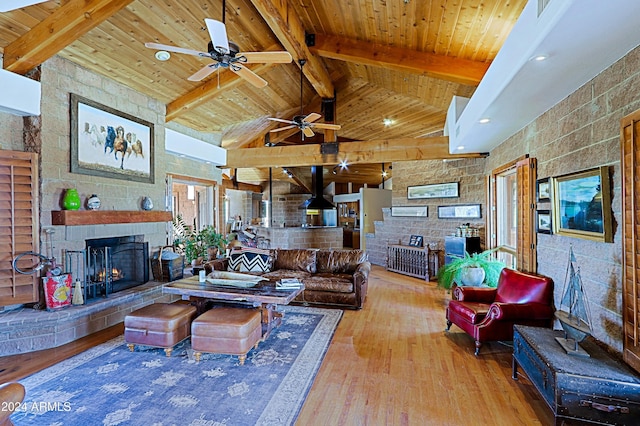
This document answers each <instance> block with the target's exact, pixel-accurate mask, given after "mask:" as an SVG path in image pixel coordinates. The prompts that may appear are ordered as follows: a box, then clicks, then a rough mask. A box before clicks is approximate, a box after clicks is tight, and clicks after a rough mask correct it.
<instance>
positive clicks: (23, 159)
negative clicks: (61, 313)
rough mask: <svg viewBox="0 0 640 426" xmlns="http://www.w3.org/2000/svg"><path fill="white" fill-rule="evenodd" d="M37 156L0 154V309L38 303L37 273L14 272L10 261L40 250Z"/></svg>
mask: <svg viewBox="0 0 640 426" xmlns="http://www.w3.org/2000/svg"><path fill="white" fill-rule="evenodd" d="M39 217H40V213H39V209H38V154H35V153H31V152H17V151H1V155H0V306H8V305H14V304H23V303H31V302H37V301H38V274H32V275H23V274H19V273H17V272H15V271H14V270H13V266H12V261H13V258H14V257H15V256H16V255H18V254H20V253H24V252H27V251H35V252H38V251H39V239H38V229H39Z"/></svg>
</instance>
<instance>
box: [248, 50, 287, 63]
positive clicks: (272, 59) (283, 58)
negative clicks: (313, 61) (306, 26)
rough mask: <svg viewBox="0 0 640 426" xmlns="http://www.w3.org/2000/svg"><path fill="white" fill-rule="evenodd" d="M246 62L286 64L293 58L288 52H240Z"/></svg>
mask: <svg viewBox="0 0 640 426" xmlns="http://www.w3.org/2000/svg"><path fill="white" fill-rule="evenodd" d="M240 56H244V57H245V58H246V59H247V61H246V62H245V63H247V64H258V63H260V64H288V63H289V62H291V61H292V60H293V58H292V57H291V54H290V53H289V52H242V53H240Z"/></svg>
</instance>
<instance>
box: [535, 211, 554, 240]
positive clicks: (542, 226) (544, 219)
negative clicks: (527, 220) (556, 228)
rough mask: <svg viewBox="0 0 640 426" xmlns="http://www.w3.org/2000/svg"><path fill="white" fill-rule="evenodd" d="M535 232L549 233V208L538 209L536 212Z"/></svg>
mask: <svg viewBox="0 0 640 426" xmlns="http://www.w3.org/2000/svg"><path fill="white" fill-rule="evenodd" d="M536 232H538V233H540V234H551V212H550V211H549V210H538V211H537V212H536Z"/></svg>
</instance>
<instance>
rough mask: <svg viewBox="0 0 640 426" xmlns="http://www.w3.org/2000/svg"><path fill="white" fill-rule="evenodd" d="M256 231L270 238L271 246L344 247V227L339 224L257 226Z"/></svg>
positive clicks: (286, 247) (288, 247)
mask: <svg viewBox="0 0 640 426" xmlns="http://www.w3.org/2000/svg"><path fill="white" fill-rule="evenodd" d="M256 232H257V234H258V235H259V236H261V237H264V238H266V239H268V240H270V247H271V248H283V249H298V248H318V249H341V248H342V228H338V227H337V226H305V227H302V226H296V227H293V226H292V227H287V228H265V227H257V228H256Z"/></svg>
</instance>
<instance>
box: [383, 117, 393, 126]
mask: <svg viewBox="0 0 640 426" xmlns="http://www.w3.org/2000/svg"><path fill="white" fill-rule="evenodd" d="M382 124H384V125H385V126H391V125H392V124H393V120H392V119H390V118H383V119H382Z"/></svg>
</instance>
